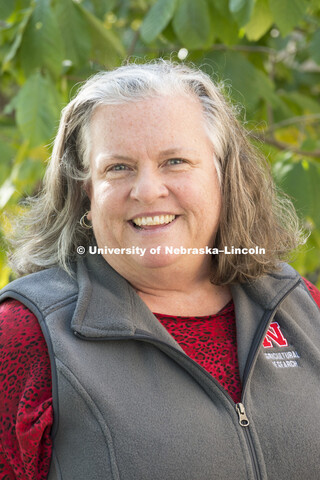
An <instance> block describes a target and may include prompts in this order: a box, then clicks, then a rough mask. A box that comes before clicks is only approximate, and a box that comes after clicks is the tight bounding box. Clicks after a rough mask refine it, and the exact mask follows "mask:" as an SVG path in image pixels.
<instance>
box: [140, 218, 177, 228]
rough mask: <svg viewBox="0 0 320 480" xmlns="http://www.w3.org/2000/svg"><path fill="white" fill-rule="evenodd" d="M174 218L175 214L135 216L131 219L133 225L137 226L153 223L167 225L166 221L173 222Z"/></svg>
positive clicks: (153, 224)
mask: <svg viewBox="0 0 320 480" xmlns="http://www.w3.org/2000/svg"><path fill="white" fill-rule="evenodd" d="M175 218H176V216H175V215H154V216H146V217H135V218H133V219H132V220H131V221H132V223H133V224H134V225H136V226H138V227H144V226H146V227H148V226H155V225H167V224H168V223H171V222H173V220H174V219H175Z"/></svg>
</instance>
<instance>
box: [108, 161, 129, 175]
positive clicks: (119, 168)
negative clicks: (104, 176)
mask: <svg viewBox="0 0 320 480" xmlns="http://www.w3.org/2000/svg"><path fill="white" fill-rule="evenodd" d="M127 170H130V167H129V166H128V165H126V164H125V163H115V164H114V165H110V166H109V167H108V168H107V170H106V173H118V172H125V171H127Z"/></svg>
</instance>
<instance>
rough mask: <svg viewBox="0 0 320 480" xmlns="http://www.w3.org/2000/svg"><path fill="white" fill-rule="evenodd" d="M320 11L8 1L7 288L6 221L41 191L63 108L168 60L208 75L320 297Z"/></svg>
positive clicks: (3, 120) (1, 270)
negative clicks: (296, 236)
mask: <svg viewBox="0 0 320 480" xmlns="http://www.w3.org/2000/svg"><path fill="white" fill-rule="evenodd" d="M319 19H320V0H281V1H279V0H197V1H195V0H15V1H14V0H11V1H8V0H0V28H1V30H0V55H1V61H2V69H1V94H0V105H1V113H0V215H1V230H0V247H1V249H0V286H3V285H5V284H6V283H7V282H8V281H9V280H10V279H11V278H13V277H12V273H11V272H10V269H9V267H8V266H7V263H6V255H5V243H4V233H5V232H6V229H7V228H8V226H7V224H6V222H5V215H4V213H5V212H7V213H9V214H17V213H19V212H20V211H21V210H22V207H21V205H20V204H21V200H23V198H25V196H27V195H30V194H34V193H36V192H37V191H38V190H39V188H40V185H41V178H42V176H43V173H44V170H45V166H46V161H47V159H48V158H49V156H50V151H51V142H52V139H53V137H54V134H55V131H56V129H57V125H58V121H59V113H60V111H61V108H62V107H63V106H64V105H65V104H66V103H67V102H68V101H69V100H70V98H71V96H72V94H73V93H74V92H75V91H76V87H75V85H77V84H78V83H79V82H82V81H83V80H85V79H86V78H87V77H88V76H89V75H91V74H93V73H95V72H97V71H99V70H102V69H111V68H114V67H116V66H118V65H121V64H122V63H123V62H124V61H126V60H128V59H131V60H134V61H136V62H142V61H144V60H146V59H152V58H156V57H158V56H164V57H166V58H169V57H170V58H172V59H174V60H177V61H181V59H183V57H184V56H185V55H187V57H186V60H187V61H191V62H193V63H195V64H197V65H201V66H202V68H204V69H205V70H206V71H207V72H208V73H210V74H211V75H212V76H213V78H214V79H215V80H221V81H223V82H224V85H225V89H226V92H227V93H228V94H229V96H230V97H231V99H232V100H233V101H235V102H237V103H239V105H244V107H245V108H244V109H240V116H242V120H243V121H244V122H245V124H246V127H247V129H248V134H249V135H250V137H251V138H252V141H253V142H254V143H255V144H256V145H257V146H258V148H260V149H261V150H262V151H263V153H264V154H265V155H266V156H267V157H268V159H269V161H270V163H271V165H272V169H273V173H274V177H275V180H276V182H277V183H278V184H279V185H280V186H281V188H283V189H284V190H285V191H286V192H287V193H288V194H289V195H290V196H291V198H292V199H293V201H294V203H295V206H296V208H297V210H298V212H299V214H300V216H301V218H302V219H303V222H304V225H305V227H306V228H307V229H308V230H310V232H311V234H310V237H309V241H308V244H307V245H306V246H305V248H304V249H302V250H301V251H300V252H298V253H297V254H296V256H295V260H294V262H293V265H294V266H295V268H297V270H298V271H299V272H300V273H301V274H302V275H305V276H308V278H309V279H310V280H311V281H313V282H315V283H317V284H318V286H320V104H319V95H320V23H319Z"/></svg>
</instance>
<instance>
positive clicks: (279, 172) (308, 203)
mask: <svg viewBox="0 0 320 480" xmlns="http://www.w3.org/2000/svg"><path fill="white" fill-rule="evenodd" d="M274 174H275V177H276V181H277V183H279V184H280V186H281V188H282V189H283V190H284V191H285V192H286V193H287V194H288V195H289V196H290V197H291V198H292V201H293V203H294V205H295V207H296V209H297V211H298V214H300V216H303V217H304V218H306V217H310V218H311V219H312V220H313V222H314V224H315V225H316V227H317V228H318V229H319V228H320V209H319V205H320V189H319V184H320V165H319V164H317V163H316V162H313V161H307V160H305V159H304V160H302V161H300V162H296V163H293V162H292V160H287V159H285V160H283V161H282V162H281V164H280V165H279V164H275V165H274Z"/></svg>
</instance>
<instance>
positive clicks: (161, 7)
mask: <svg viewBox="0 0 320 480" xmlns="http://www.w3.org/2000/svg"><path fill="white" fill-rule="evenodd" d="M176 6H177V0H158V1H157V2H156V3H155V4H154V5H153V6H152V7H151V9H150V10H149V11H148V13H147V15H146V16H145V18H144V20H143V23H142V25H141V29H140V34H141V37H142V39H143V40H144V41H145V42H146V43H150V42H152V41H153V40H154V39H155V38H156V37H157V36H158V35H159V33H161V32H162V31H163V30H164V29H165V28H166V26H167V25H168V23H169V22H170V20H171V19H172V17H173V14H174V12H175V9H176Z"/></svg>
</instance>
